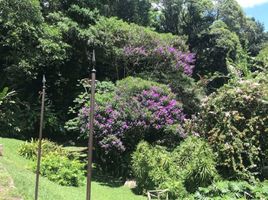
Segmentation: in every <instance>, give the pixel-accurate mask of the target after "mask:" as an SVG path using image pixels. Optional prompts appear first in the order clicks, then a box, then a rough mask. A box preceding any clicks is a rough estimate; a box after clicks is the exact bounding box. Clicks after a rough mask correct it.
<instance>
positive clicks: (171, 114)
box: [79, 87, 185, 154]
mask: <svg viewBox="0 0 268 200" xmlns="http://www.w3.org/2000/svg"><path fill="white" fill-rule="evenodd" d="M113 101H114V102H110V103H109V104H107V105H106V106H105V107H98V108H97V112H96V115H95V127H94V130H95V141H97V142H98V145H99V146H100V147H101V148H102V149H103V150H104V151H105V152H106V153H107V154H108V153H109V152H111V151H116V152H124V151H126V148H127V147H126V146H129V145H130V144H127V143H129V142H131V141H126V140H125V138H126V135H127V134H130V135H132V137H136V136H135V134H137V132H139V133H142V134H143V133H144V132H146V130H149V129H150V130H151V129H155V130H161V129H164V128H165V126H168V125H173V124H181V123H183V122H184V121H185V115H184V114H183V112H182V110H181V107H180V106H179V103H178V102H177V101H176V100H175V99H174V97H173V96H172V95H168V94H165V92H164V91H163V90H162V89H161V88H160V87H151V88H150V89H148V90H143V91H142V92H140V93H139V94H136V95H133V96H131V97H128V99H125V98H122V97H120V95H118V96H117V97H116V98H114V99H113ZM79 116H80V121H81V123H82V124H81V131H82V132H86V131H87V130H89V128H90V127H89V123H88V116H89V108H83V109H81V111H80V115H79ZM137 137H140V136H137ZM141 139H142V138H140V140H141Z"/></svg>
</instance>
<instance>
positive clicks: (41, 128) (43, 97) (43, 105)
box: [35, 75, 46, 200]
mask: <svg viewBox="0 0 268 200" xmlns="http://www.w3.org/2000/svg"><path fill="white" fill-rule="evenodd" d="M42 82H43V91H42V105H41V116H40V128H39V141H38V155H37V167H36V182H35V200H38V189H39V174H40V164H41V156H42V137H43V121H44V108H45V95H46V93H45V92H46V78H45V75H43V80H42Z"/></svg>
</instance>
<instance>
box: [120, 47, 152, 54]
mask: <svg viewBox="0 0 268 200" xmlns="http://www.w3.org/2000/svg"><path fill="white" fill-rule="evenodd" d="M123 51H124V54H125V55H126V56H147V55H148V54H147V52H146V49H145V48H144V47H132V46H126V47H124V48H123Z"/></svg>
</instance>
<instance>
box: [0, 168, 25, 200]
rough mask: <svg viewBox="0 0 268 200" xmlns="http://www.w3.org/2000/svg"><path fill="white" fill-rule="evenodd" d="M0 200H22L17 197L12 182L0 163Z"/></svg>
mask: <svg viewBox="0 0 268 200" xmlns="http://www.w3.org/2000/svg"><path fill="white" fill-rule="evenodd" d="M0 200H23V199H22V198H20V197H19V195H18V193H17V190H16V188H15V186H14V182H13V180H12V178H11V177H10V175H9V174H8V172H7V171H6V169H5V168H4V167H3V166H2V165H1V163H0Z"/></svg>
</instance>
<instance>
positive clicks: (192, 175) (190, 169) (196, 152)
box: [172, 136, 218, 192]
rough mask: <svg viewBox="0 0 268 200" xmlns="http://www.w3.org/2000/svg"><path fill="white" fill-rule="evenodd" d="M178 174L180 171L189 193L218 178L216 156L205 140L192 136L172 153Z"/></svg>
mask: <svg viewBox="0 0 268 200" xmlns="http://www.w3.org/2000/svg"><path fill="white" fill-rule="evenodd" d="M172 160H173V162H174V163H175V165H176V168H175V169H176V172H175V173H177V171H180V173H181V174H182V176H183V180H184V185H185V187H186V189H187V190H188V191H189V192H194V191H196V190H197V189H198V187H206V186H208V185H210V184H211V183H212V182H213V181H214V180H215V179H217V178H218V172H217V170H216V162H215V155H214V153H213V151H212V149H211V147H210V146H209V145H208V143H207V142H205V141H204V140H202V139H200V138H198V137H193V136H190V137H188V138H187V139H186V140H185V141H184V142H182V144H181V145H180V146H178V147H177V148H176V149H175V150H174V151H173V152H172Z"/></svg>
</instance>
